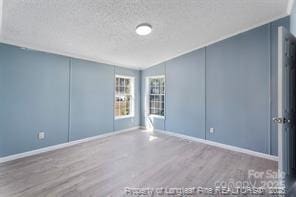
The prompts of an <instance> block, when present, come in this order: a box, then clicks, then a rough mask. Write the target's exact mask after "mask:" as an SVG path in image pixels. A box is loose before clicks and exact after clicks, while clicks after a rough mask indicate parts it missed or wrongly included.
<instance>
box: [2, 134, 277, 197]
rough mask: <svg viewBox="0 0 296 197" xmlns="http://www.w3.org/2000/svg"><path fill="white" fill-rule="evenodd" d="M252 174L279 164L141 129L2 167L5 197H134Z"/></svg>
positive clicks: (201, 185) (246, 177)
mask: <svg viewBox="0 0 296 197" xmlns="http://www.w3.org/2000/svg"><path fill="white" fill-rule="evenodd" d="M249 170H255V171H258V172H266V171H267V170H272V171H277V162H275V161H270V160H266V159H262V158H258V157H253V156H249V155H246V154H242V153H237V152H232V151H228V150H224V149H221V148H217V147H213V146H209V145H205V144H202V143H197V142H191V141H186V140H182V139H180V138H176V137H172V136H167V135H165V134H160V133H149V132H145V131H142V130H136V131H131V132H127V133H122V134H118V135H114V136H111V137H106V138H102V139H98V140H94V141H90V142H86V143H82V144H78V145H75V146H72V147H68V148H64V149H60V150H56V151H52V152H48V153H44V154H40V155H35V156H31V157H27V158H23V159H19V160H15V161H11V162H6V163H2V164H0V196H1V197H2V196H3V197H10V196H22V197H26V196H29V197H40V196H69V197H70V196H71V197H75V196H132V195H130V194H126V190H127V188H126V187H129V188H137V187H142V188H143V187H144V188H151V189H155V188H159V187H163V188H168V187H174V188H179V187H183V188H184V187H214V186H215V183H216V182H217V181H218V182H220V183H221V182H222V181H225V182H227V183H234V182H236V183H237V181H256V179H253V178H252V179H249V177H248V171H249ZM259 181H260V179H259ZM256 184H258V183H256ZM172 192H173V190H172ZM134 196H137V195H134ZM154 196H157V195H154ZM159 196H164V195H159ZM171 196H174V195H171ZM188 196H191V195H188ZM195 196H197V195H195ZM198 196H201V195H198Z"/></svg>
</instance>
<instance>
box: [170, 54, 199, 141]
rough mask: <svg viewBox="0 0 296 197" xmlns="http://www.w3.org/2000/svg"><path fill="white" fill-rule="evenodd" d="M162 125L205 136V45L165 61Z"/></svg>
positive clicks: (188, 133)
mask: <svg viewBox="0 0 296 197" xmlns="http://www.w3.org/2000/svg"><path fill="white" fill-rule="evenodd" d="M165 64H166V105H165V106H166V119H165V129H166V130H169V131H178V132H179V133H181V134H185V135H189V136H193V137H198V138H204V137H205V133H204V131H205V48H202V49H199V50H196V51H194V52H191V53H188V54H185V55H182V56H180V57H177V58H175V59H173V60H170V61H167V62H166V63H165Z"/></svg>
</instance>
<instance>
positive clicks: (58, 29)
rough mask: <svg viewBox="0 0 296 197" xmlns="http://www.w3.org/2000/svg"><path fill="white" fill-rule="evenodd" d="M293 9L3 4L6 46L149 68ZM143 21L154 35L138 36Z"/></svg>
mask: <svg viewBox="0 0 296 197" xmlns="http://www.w3.org/2000/svg"><path fill="white" fill-rule="evenodd" d="M1 1H2V0H0V4H1ZM289 4H290V0H83V1H82V0H3V16H2V31H1V41H2V42H4V43H9V44H15V45H18V46H22V47H27V48H31V49H37V50H42V51H47V52H54V53H57V54H63V55H69V56H72V57H79V58H83V59H89V60H95V61H98V62H102V63H110V64H114V65H119V66H126V67H131V68H137V69H143V68H146V67H149V66H151V65H155V64H157V63H160V62H162V61H165V60H168V59H170V58H172V57H176V56H178V55H180V54H183V53H186V52H189V51H192V50H194V49H197V48H199V47H202V46H205V45H207V44H209V43H213V42H215V41H218V40H221V39H222V38H226V37H229V36H230V35H234V34H236V33H239V32H242V31H244V30H247V29H250V28H252V27H255V26H259V25H261V24H264V23H267V22H270V21H272V20H274V19H277V18H280V17H283V16H286V15H288V13H287V9H288V5H289ZM0 8H1V7H0ZM0 13H1V12H0ZM0 16H1V14H0ZM143 22H148V23H150V24H151V25H152V26H153V31H152V33H151V34H150V35H148V36H138V35H137V34H136V33H135V27H136V26H137V25H138V24H140V23H143ZM0 24H1V23H0Z"/></svg>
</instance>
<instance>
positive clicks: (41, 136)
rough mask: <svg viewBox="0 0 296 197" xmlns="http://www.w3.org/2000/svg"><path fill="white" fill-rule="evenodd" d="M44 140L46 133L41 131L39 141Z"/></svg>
mask: <svg viewBox="0 0 296 197" xmlns="http://www.w3.org/2000/svg"><path fill="white" fill-rule="evenodd" d="M44 138H45V132H43V131H40V132H39V133H38V139H39V140H43V139H44Z"/></svg>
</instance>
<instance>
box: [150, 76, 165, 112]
mask: <svg viewBox="0 0 296 197" xmlns="http://www.w3.org/2000/svg"><path fill="white" fill-rule="evenodd" d="M148 83H149V90H148V91H149V115H153V116H161V117H164V110H165V109H164V106H165V78H164V77H162V76H161V77H150V78H149V81H148Z"/></svg>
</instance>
